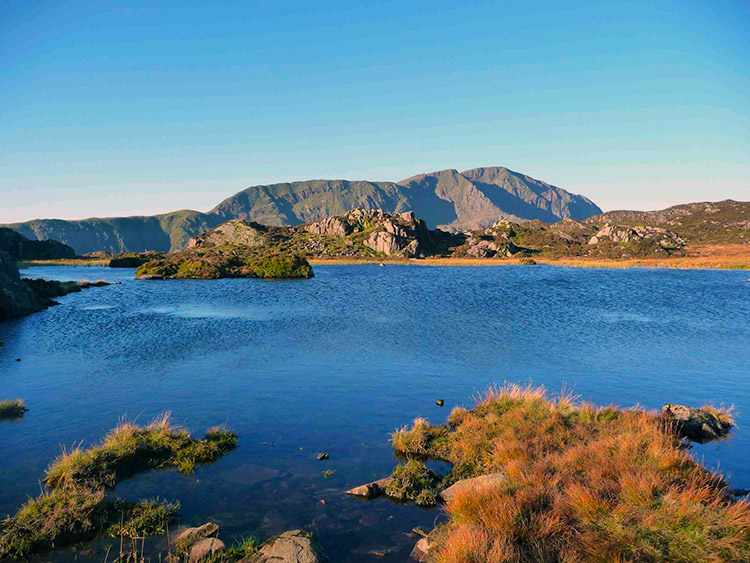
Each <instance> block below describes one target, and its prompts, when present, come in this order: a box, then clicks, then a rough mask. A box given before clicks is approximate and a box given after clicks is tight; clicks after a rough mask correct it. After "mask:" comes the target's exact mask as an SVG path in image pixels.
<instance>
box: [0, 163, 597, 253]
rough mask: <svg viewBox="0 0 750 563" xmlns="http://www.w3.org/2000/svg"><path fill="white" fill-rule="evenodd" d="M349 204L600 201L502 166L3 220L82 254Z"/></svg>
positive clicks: (473, 224)
mask: <svg viewBox="0 0 750 563" xmlns="http://www.w3.org/2000/svg"><path fill="white" fill-rule="evenodd" d="M353 209H382V210H383V211H386V212H389V213H402V212H405V211H414V212H415V213H416V215H417V216H418V217H421V218H423V219H424V220H425V221H426V223H427V225H428V226H430V227H432V228H435V227H442V228H446V229H448V230H465V229H479V228H486V227H489V226H490V225H492V224H494V223H496V222H497V221H499V220H501V219H509V220H514V221H523V220H533V219H539V220H541V221H544V222H548V223H551V222H555V221H559V220H561V219H566V218H571V219H578V220H582V219H586V218H588V217H590V216H592V215H595V214H597V213H601V209H599V207H597V206H596V205H595V204H594V203H593V202H591V201H590V200H589V199H587V198H585V197H583V196H580V195H574V194H571V193H569V192H567V191H565V190H563V189H562V188H558V187H555V186H552V185H550V184H547V183H545V182H542V181H539V180H535V179H534V178H531V177H529V176H526V175H524V174H519V173H517V172H513V171H511V170H508V169H507V168H503V167H491V168H476V169H473V170H467V171H465V172H458V171H457V170H443V171H439V172H432V173H429V174H421V175H419V176H414V177H412V178H408V179H406V180H402V181H401V182H397V183H394V182H368V181H349V180H309V181H304V182H292V183H283V184H271V185H264V186H252V187H249V188H247V189H244V190H242V191H241V192H239V193H237V194H235V195H233V196H232V197H229V198H227V199H225V200H224V201H222V202H221V203H220V204H219V205H217V206H216V207H214V208H213V209H212V210H211V211H209V212H208V213H201V212H198V211H191V210H182V211H176V212H173V213H166V214H163V215H156V216H153V217H122V218H109V219H82V220H76V221H64V220H60V219H35V220H33V221H27V222H25V223H14V224H10V225H6V226H7V227H10V228H13V229H15V230H16V231H18V232H20V233H21V234H23V235H25V236H27V237H30V238H36V239H39V240H44V239H54V240H58V241H61V242H64V243H65V244H68V245H70V246H72V247H73V248H75V250H76V252H78V253H79V254H84V253H88V252H93V251H97V250H104V251H107V252H112V253H118V252H142V251H145V250H158V251H169V250H178V249H183V248H185V246H186V245H187V242H188V240H189V239H190V238H191V237H192V236H195V235H197V234H199V233H201V232H205V231H207V230H210V229H212V228H214V227H216V226H218V225H219V224H221V223H223V222H225V221H228V220H231V219H244V220H247V221H255V222H258V223H262V224H264V225H271V226H282V225H299V224H301V223H307V222H313V221H320V220H322V219H325V218H326V217H331V216H336V215H342V214H344V213H346V212H348V211H351V210H353Z"/></svg>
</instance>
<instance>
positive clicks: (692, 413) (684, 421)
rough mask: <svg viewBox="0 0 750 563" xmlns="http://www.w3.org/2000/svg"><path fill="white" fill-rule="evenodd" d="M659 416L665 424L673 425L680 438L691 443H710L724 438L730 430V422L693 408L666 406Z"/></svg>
mask: <svg viewBox="0 0 750 563" xmlns="http://www.w3.org/2000/svg"><path fill="white" fill-rule="evenodd" d="M661 414H662V417H663V418H664V419H665V420H666V421H667V422H669V423H670V424H674V425H675V429H676V430H677V432H678V433H679V435H680V436H681V437H683V438H686V439H688V440H691V441H693V442H699V443H705V442H710V441H712V440H716V439H717V438H721V437H722V436H725V435H726V434H728V433H729V431H730V430H731V429H732V423H731V422H729V421H727V420H720V419H719V418H718V417H717V416H716V415H714V414H713V413H711V412H708V411H707V410H704V409H696V408H695V407H687V406H685V405H672V404H666V405H664V406H663V407H662V409H661Z"/></svg>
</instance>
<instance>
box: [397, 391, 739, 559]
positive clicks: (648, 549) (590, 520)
mask: <svg viewBox="0 0 750 563" xmlns="http://www.w3.org/2000/svg"><path fill="white" fill-rule="evenodd" d="M393 447H394V449H395V450H396V451H397V452H398V453H400V454H402V455H407V456H419V457H424V456H426V457H430V458H435V459H440V460H445V461H448V462H450V463H452V464H453V469H452V471H451V475H450V476H449V477H450V478H452V480H458V479H463V478H468V477H474V476H480V475H489V474H501V475H502V476H504V477H503V478H501V479H495V480H491V481H485V482H483V483H482V484H476V485H470V486H466V487H464V488H463V489H462V490H459V491H458V492H456V493H455V494H454V495H452V497H451V498H450V500H449V501H448V503H447V505H446V509H447V512H448V514H449V515H450V517H451V520H450V522H448V523H447V524H445V525H444V526H442V527H441V528H442V529H441V531H440V533H438V534H435V547H434V552H433V551H431V555H433V556H434V557H435V558H436V560H437V561H439V562H442V563H447V562H451V563H454V562H455V563H459V562H461V563H463V562H466V561H477V562H479V561H528V562H532V561H533V562H537V561H548V562H556V561H620V562H624V561H644V562H645V561H649V562H667V561H669V562H673V563H677V562H685V563H687V562H697V561H736V562H741V561H748V560H750V504H747V503H745V502H737V501H735V500H733V499H732V498H731V496H730V495H729V494H727V488H726V487H727V485H726V482H725V481H724V480H723V479H722V478H721V476H719V475H717V474H714V473H711V472H709V471H707V470H706V469H704V468H703V467H702V466H700V465H699V464H698V463H697V462H696V461H695V459H694V458H693V457H692V456H691V455H690V454H689V452H688V451H687V450H686V449H685V448H684V447H683V444H682V442H681V440H680V437H679V436H678V434H677V433H676V432H675V429H674V427H673V425H671V424H668V423H666V422H665V420H664V419H662V418H661V417H660V415H659V414H657V413H653V412H647V411H643V410H639V409H629V410H623V409H619V408H617V407H614V406H607V407H595V406H593V405H591V404H588V403H582V404H579V403H577V402H575V401H574V400H573V399H572V398H571V397H566V396H563V397H560V398H557V399H551V398H549V397H548V396H547V394H546V392H545V391H544V390H543V389H541V388H529V387H527V388H521V387H518V386H507V387H504V388H501V389H493V390H490V391H489V392H487V393H486V394H485V395H484V396H483V397H482V398H481V399H480V400H479V401H478V402H477V404H476V405H475V407H474V408H473V409H472V410H466V409H454V410H453V412H452V413H451V415H450V417H449V420H448V424H446V425H441V426H433V425H431V424H429V423H428V422H427V421H425V420H423V419H418V420H416V421H415V423H414V426H413V427H412V428H406V427H405V428H402V429H401V430H398V431H397V432H396V433H395V434H394V435H393Z"/></svg>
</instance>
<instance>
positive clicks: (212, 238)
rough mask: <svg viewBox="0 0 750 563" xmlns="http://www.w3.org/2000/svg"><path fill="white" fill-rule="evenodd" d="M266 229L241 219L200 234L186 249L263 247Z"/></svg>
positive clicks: (189, 242)
mask: <svg viewBox="0 0 750 563" xmlns="http://www.w3.org/2000/svg"><path fill="white" fill-rule="evenodd" d="M267 232H268V228H267V227H265V226H263V225H260V224H258V223H249V222H247V221H243V220H242V219H234V220H232V221H227V222H226V223H223V224H221V225H219V226H218V227H216V228H215V229H213V230H212V231H208V232H207V233H203V234H200V235H198V236H196V237H193V238H191V239H190V240H189V241H188V248H195V247H202V248H206V247H210V246H224V245H232V244H237V245H241V246H249V247H256V246H263V245H264V244H265V237H264V235H265V234H266V233H267Z"/></svg>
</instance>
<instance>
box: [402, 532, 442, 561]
mask: <svg viewBox="0 0 750 563" xmlns="http://www.w3.org/2000/svg"><path fill="white" fill-rule="evenodd" d="M432 550H433V545H432V542H431V541H430V538H429V536H428V537H425V538H422V539H420V540H419V541H418V542H417V543H416V545H415V546H414V549H412V550H411V555H410V556H409V557H410V558H411V560H412V561H419V562H420V563H432V562H433V561H436V559H435V557H434V556H433V555H432V553H431V551H432Z"/></svg>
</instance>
